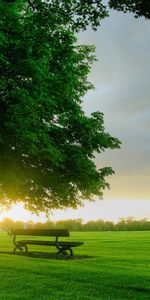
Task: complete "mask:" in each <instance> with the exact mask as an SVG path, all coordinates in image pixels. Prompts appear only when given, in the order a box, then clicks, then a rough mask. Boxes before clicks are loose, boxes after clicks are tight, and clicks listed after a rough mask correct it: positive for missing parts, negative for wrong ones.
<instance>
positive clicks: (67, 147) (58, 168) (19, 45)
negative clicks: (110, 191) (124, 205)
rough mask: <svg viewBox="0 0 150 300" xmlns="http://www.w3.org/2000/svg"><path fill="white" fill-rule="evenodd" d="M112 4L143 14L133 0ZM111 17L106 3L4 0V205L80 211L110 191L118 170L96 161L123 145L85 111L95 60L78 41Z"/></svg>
mask: <svg viewBox="0 0 150 300" xmlns="http://www.w3.org/2000/svg"><path fill="white" fill-rule="evenodd" d="M127 2H128V3H127ZM119 3H120V4H119ZM129 3H130V6H129V5H128V4H129ZM135 3H145V1H144V2H143V1H135ZM146 3H148V2H147V1H146ZM109 5H110V7H113V8H115V9H119V10H120V9H121V10H125V11H126V10H132V11H133V12H135V13H136V14H137V15H140V10H139V14H138V12H137V11H138V10H137V8H136V9H135V6H134V5H132V3H131V1H109ZM138 7H140V6H138ZM144 7H146V6H144ZM145 9H147V8H145ZM107 15H108V13H107V8H106V6H105V5H104V4H103V3H102V1H100V0H99V1H93V0H86V1H81V0H76V1H73V0H71V1H67V0H63V1H60V0H50V1H41V0H28V1H27V0H10V1H7V0H2V1H1V2H0V16H1V21H0V74H1V78H0V96H1V99H0V171H1V172H0V199H1V200H0V203H1V205H2V206H3V207H4V206H7V207H9V205H11V204H12V203H15V202H18V201H22V202H24V204H25V206H26V207H27V208H28V209H30V210H33V211H36V212H38V211H47V210H49V209H52V208H64V207H74V208H76V207H77V206H78V205H81V204H82V201H83V199H93V196H94V195H96V196H98V197H102V195H103V190H104V189H105V187H107V186H109V185H108V183H107V182H106V179H105V177H106V176H107V175H110V174H112V173H113V170H112V168H111V167H104V168H101V169H99V170H98V169H97V168H96V165H95V163H94V161H93V158H94V157H95V153H96V152H98V153H100V152H101V151H104V150H105V149H109V148H110V149H115V148H119V147H120V142H119V140H118V139H117V138H115V137H112V136H111V135H110V134H109V133H107V132H106V131H105V128H104V121H103V114H102V113H100V112H94V113H92V114H91V116H86V115H85V113H84V111H83V110H82V99H83V96H84V95H85V94H86V93H87V92H88V91H89V90H90V89H92V88H93V85H92V84H91V83H90V82H89V81H88V74H89V71H90V68H91V65H92V63H93V62H94V60H95V56H94V47H93V46H88V45H78V44H77V43H76V42H77V40H76V37H75V35H76V33H77V32H79V31H80V30H81V29H82V30H85V29H86V28H87V27H88V26H91V27H92V28H93V29H94V30H96V28H97V26H99V25H100V22H101V20H102V19H103V18H105V17H106V16H107ZM145 16H146V17H148V15H145Z"/></svg>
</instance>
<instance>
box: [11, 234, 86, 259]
mask: <svg viewBox="0 0 150 300" xmlns="http://www.w3.org/2000/svg"><path fill="white" fill-rule="evenodd" d="M9 233H10V234H11V235H13V243H14V246H15V247H14V250H13V252H14V253H16V251H17V250H20V251H25V252H26V253H27V252H28V247H27V245H40V246H41V245H44V246H55V247H56V248H57V250H58V251H57V253H56V258H71V257H72V256H73V250H72V248H73V247H78V246H81V245H83V244H84V243H83V242H72V241H68V242H64V241H60V240H59V237H69V236H70V234H69V231H68V230H67V229H11V230H10V232H9ZM17 236H27V238H28V239H23V240H18V238H17ZM31 236H34V237H37V236H41V237H55V240H53V241H50V240H48V238H47V240H46V241H45V240H36V239H30V238H29V237H31Z"/></svg>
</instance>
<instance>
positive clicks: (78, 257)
mask: <svg viewBox="0 0 150 300" xmlns="http://www.w3.org/2000/svg"><path fill="white" fill-rule="evenodd" d="M0 254H9V255H15V256H26V257H31V258H46V259H56V252H54V253H49V252H33V251H32V252H30V251H29V252H28V253H25V252H17V253H16V254H14V253H13V252H11V251H9V252H8V251H0ZM92 258H94V256H88V255H74V256H73V257H71V258H69V259H68V260H81V259H92ZM66 259H67V258H64V259H63V260H66Z"/></svg>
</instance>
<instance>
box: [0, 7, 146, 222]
mask: <svg viewBox="0 0 150 300" xmlns="http://www.w3.org/2000/svg"><path fill="white" fill-rule="evenodd" d="M79 42H80V43H83V44H94V45H95V46H96V57H97V59H98V61H97V62H95V63H94V65H93V68H92V70H91V73H90V75H89V80H90V81H91V82H92V83H94V85H95V90H94V91H90V92H89V93H88V94H87V95H86V96H85V98H84V99H83V109H84V111H85V112H86V114H90V113H92V112H93V111H101V112H103V113H104V121H105V128H106V130H107V131H108V132H109V133H110V134H111V135H113V136H115V137H117V138H119V139H120V140H121V141H122V146H121V149H120V150H115V151H114V150H111V151H106V152H105V153H102V154H100V155H97V156H96V158H95V162H96V165H97V167H98V168H100V167H104V166H112V167H113V169H114V171H115V175H113V176H111V177H109V178H108V181H109V183H110V185H111V189H110V190H108V191H107V190H106V191H105V192H104V199H103V200H102V201H101V200H96V202H95V203H93V202H92V203H88V202H85V207H84V208H81V209H80V208H79V209H78V210H77V211H75V210H70V209H69V210H65V211H64V212H61V211H55V212H53V215H52V216H50V219H52V220H57V219H73V218H82V219H83V220H84V221H88V220H89V219H94V220H96V219H105V220H113V221H117V220H119V218H121V217H130V216H133V217H135V218H138V219H139V218H144V217H145V218H148V219H150V82H149V80H150V59H149V52H150V29H149V21H147V20H145V19H144V18H139V19H135V18H134V17H133V14H129V13H128V14H123V13H121V12H114V11H111V12H110V17H109V18H105V19H104V20H103V22H102V25H101V27H100V28H99V29H98V30H97V32H93V31H92V30H90V29H88V30H87V31H86V32H83V33H80V34H79ZM6 216H9V217H12V218H14V219H19V218H20V219H22V220H25V221H26V220H28V219H33V220H38V221H43V220H44V216H43V215H42V214H41V216H39V217H38V218H36V217H35V216H32V215H31V214H28V213H27V212H25V211H24V210H23V209H22V207H21V206H20V205H18V206H17V207H16V208H15V209H14V210H13V211H12V212H9V213H6V212H4V213H3V214H1V215H0V219H2V218H3V217H6Z"/></svg>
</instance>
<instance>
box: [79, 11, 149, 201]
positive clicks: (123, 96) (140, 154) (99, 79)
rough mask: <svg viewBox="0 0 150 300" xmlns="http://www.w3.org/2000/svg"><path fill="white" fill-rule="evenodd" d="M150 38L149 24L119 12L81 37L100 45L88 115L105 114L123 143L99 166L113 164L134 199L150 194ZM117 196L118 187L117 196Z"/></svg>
mask: <svg viewBox="0 0 150 300" xmlns="http://www.w3.org/2000/svg"><path fill="white" fill-rule="evenodd" d="M149 37H150V31H149V22H148V21H146V20H145V19H144V18H140V19H135V18H134V17H133V15H132V14H122V13H119V12H111V16H110V17H109V18H107V19H105V20H104V21H103V23H102V25H101V27H100V29H99V30H98V31H97V32H96V33H95V32H92V31H91V30H89V31H87V32H84V33H82V34H80V36H79V39H80V41H81V43H86V44H95V45H96V56H97V58H98V62H96V63H95V65H94V66H93V69H92V72H91V74H90V76H89V79H90V81H92V82H93V83H94V84H95V91H91V92H89V93H88V94H87V95H86V97H85V99H84V102H83V108H84V110H85V112H86V113H87V114H90V113H91V112H92V111H96V110H99V111H102V112H104V120H105V125H106V129H107V130H108V131H109V132H110V133H111V134H112V135H113V136H117V137H118V138H120V140H122V142H123V145H122V149H121V150H119V151H107V152H106V153H104V154H102V155H100V156H97V157H96V163H97V166H98V167H99V166H101V165H103V164H105V165H111V166H113V168H114V169H115V170H116V171H117V176H116V177H113V186H115V187H117V186H118V183H119V185H120V186H122V188H123V187H124V188H125V190H126V194H128V196H129V194H132V197H134V198H135V197H138V195H139V194H140V195H142V194H143V196H144V195H145V197H146V198H147V197H148V193H149V195H150V190H149V187H148V186H147V184H146V187H145V176H146V183H147V182H148V178H149V177H148V176H150V167H149V166H150V164H149V156H150V138H149V129H150V88H149V78H150V61H149V49H150V39H149ZM135 176H138V180H137V185H136V184H134V182H135V181H134V178H135ZM128 178H129V180H128ZM124 182H126V184H124ZM131 183H133V188H132V189H131V185H132V184H131ZM131 190H132V191H131ZM117 193H118V194H119V193H120V192H119V190H117V188H115V190H114V191H113V195H114V194H116V197H117Z"/></svg>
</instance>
